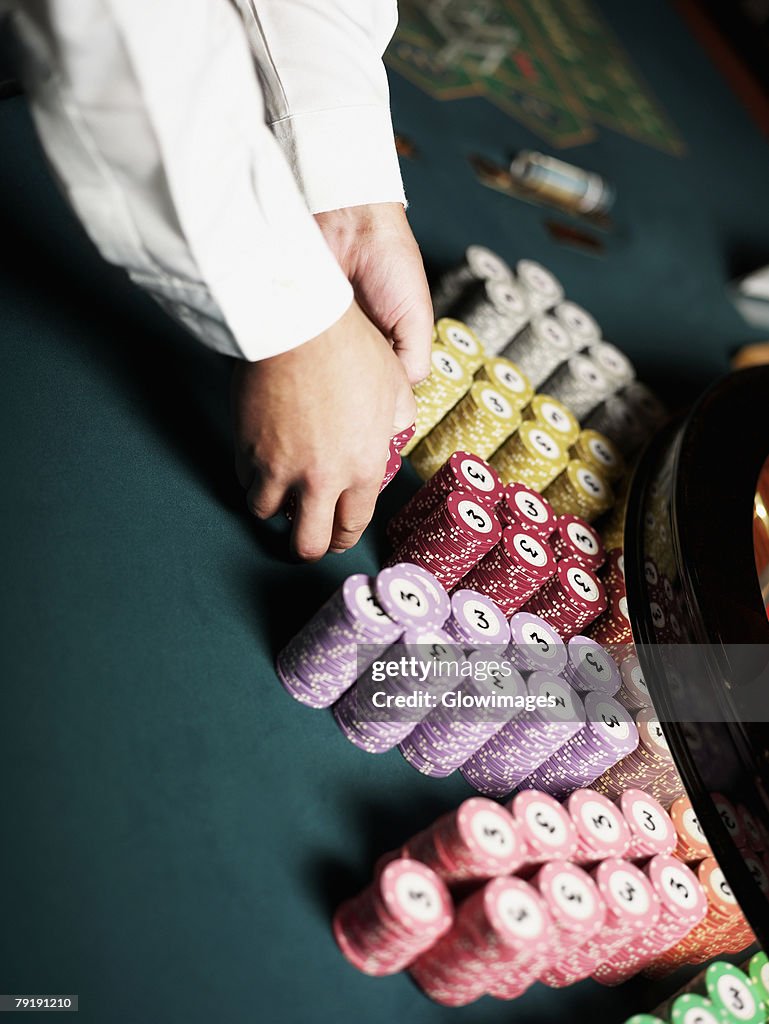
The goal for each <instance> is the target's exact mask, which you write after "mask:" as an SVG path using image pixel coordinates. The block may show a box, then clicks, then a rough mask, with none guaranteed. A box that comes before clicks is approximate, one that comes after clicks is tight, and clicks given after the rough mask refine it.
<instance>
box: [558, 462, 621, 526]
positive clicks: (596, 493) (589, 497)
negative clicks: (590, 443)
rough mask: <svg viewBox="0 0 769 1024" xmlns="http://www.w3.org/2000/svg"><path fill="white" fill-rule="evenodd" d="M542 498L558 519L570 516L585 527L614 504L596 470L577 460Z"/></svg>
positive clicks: (605, 482)
mask: <svg viewBox="0 0 769 1024" xmlns="http://www.w3.org/2000/svg"><path fill="white" fill-rule="evenodd" d="M544 497H545V498H547V500H548V501H549V502H550V504H551V505H552V506H553V511H554V512H555V513H556V514H557V515H560V516H564V515H574V516H579V517H580V518H581V519H584V520H586V521H587V522H588V523H590V522H592V521H593V520H594V519H597V518H598V516H600V515H601V514H602V513H604V512H606V511H607V510H608V509H610V508H611V506H612V505H613V504H614V495H613V494H612V492H611V487H609V484H608V483H607V481H606V478H605V477H604V476H602V475H601V474H600V473H599V472H598V471H597V470H595V469H593V467H592V466H589V465H588V464H587V463H586V462H582V461H581V459H572V460H571V461H570V462H569V464H568V465H567V466H566V469H565V470H564V471H563V473H561V475H560V476H559V477H558V479H557V480H555V481H553V483H551V484H550V486H549V487H548V488H547V490H546V491H545V492H544Z"/></svg>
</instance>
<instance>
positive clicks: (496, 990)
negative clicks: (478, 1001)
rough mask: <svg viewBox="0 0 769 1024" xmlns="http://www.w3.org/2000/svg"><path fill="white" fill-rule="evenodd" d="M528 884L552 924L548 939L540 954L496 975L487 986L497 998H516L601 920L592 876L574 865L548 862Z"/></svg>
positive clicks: (595, 929) (585, 939)
mask: <svg viewBox="0 0 769 1024" xmlns="http://www.w3.org/2000/svg"><path fill="white" fill-rule="evenodd" d="M530 884H531V885H532V886H533V888H534V889H535V890H536V892H537V893H538V894H539V896H540V898H541V899H542V901H543V903H544V905H545V908H546V909H547V912H548V914H549V916H550V920H551V921H552V923H553V927H552V931H551V935H550V941H549V943H548V946H547V949H545V950H543V952H542V955H541V956H540V957H539V958H538V959H536V960H532V961H530V963H529V964H528V966H527V967H523V968H522V969H521V968H519V969H517V970H515V971H511V972H509V973H508V974H506V975H505V976H503V977H501V978H497V979H496V980H495V981H494V982H493V984H492V985H491V986H490V987H489V994H490V995H492V996H494V997H495V998H496V999H507V1000H510V999H517V998H518V997H519V996H521V995H523V993H524V992H526V990H527V989H528V988H530V987H531V985H532V984H533V983H534V982H535V981H537V979H538V978H539V976H540V975H541V974H542V972H543V971H545V970H547V968H548V967H549V966H550V964H552V963H555V962H557V961H558V960H560V959H562V958H563V957H565V956H566V955H568V953H570V952H571V951H572V950H573V949H575V948H576V947H578V946H581V945H583V944H584V943H585V942H588V941H589V940H590V939H591V938H593V936H595V935H596V934H597V932H598V931H599V930H600V928H601V927H602V925H603V923H604V919H605V916H606V906H605V904H604V902H603V899H602V898H601V894H600V893H599V891H598V887H597V886H596V884H595V882H594V881H593V879H592V878H591V877H590V875H588V874H587V872H586V871H583V870H582V868H580V867H577V865H576V864H570V863H569V862H568V861H565V860H555V861H550V862H549V863H548V864H545V865H544V866H543V867H541V868H540V869H539V871H537V873H536V874H535V875H534V877H533V878H531V879H530Z"/></svg>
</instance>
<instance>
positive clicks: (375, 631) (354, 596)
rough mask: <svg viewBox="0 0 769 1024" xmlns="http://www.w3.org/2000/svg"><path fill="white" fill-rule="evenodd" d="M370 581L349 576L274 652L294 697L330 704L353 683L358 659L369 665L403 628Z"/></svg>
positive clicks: (283, 680)
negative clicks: (306, 621) (377, 594)
mask: <svg viewBox="0 0 769 1024" xmlns="http://www.w3.org/2000/svg"><path fill="white" fill-rule="evenodd" d="M372 583H373V580H371V579H370V578H369V577H368V576H365V575H364V574H362V573H356V574H355V575H353V576H350V577H348V579H346V580H345V582H344V583H343V585H342V586H341V587H340V588H339V590H337V591H336V592H335V593H334V594H333V595H332V597H331V598H330V599H329V600H328V601H327V602H326V604H324V605H323V607H322V608H320V609H319V611H318V612H316V614H315V615H314V616H313V618H312V619H310V621H309V622H308V623H307V624H306V625H305V626H304V628H303V629H302V630H300V631H299V633H297V634H296V636H294V637H293V639H292V640H291V641H290V642H289V643H288V644H287V645H286V646H285V647H284V648H283V650H282V651H281V652H280V654H279V655H278V657H277V661H276V671H277V674H278V678H279V679H280V681H281V683H282V684H283V686H284V687H285V689H286V690H287V691H288V692H289V693H290V694H291V696H292V697H294V698H295V699H296V700H298V701H300V702H301V703H303V704H307V705H309V706H310V707H315V708H326V707H329V706H330V705H331V704H333V703H334V701H335V700H337V699H338V698H339V697H340V696H341V695H342V694H343V693H344V692H345V691H346V690H348V689H349V688H350V687H351V686H352V684H353V683H354V682H355V679H356V678H357V675H358V673H359V671H360V669H361V663H362V662H363V661H366V662H367V664H370V663H371V662H372V661H374V659H375V658H377V657H378V656H379V655H380V654H382V653H383V652H384V651H385V650H387V648H388V647H389V646H390V645H391V644H393V643H394V642H395V641H396V640H397V639H398V637H399V636H400V635H401V633H402V632H403V627H402V626H401V625H400V624H399V623H397V622H395V621H394V620H393V619H391V618H390V617H389V616H388V615H387V613H386V612H385V611H384V609H383V608H382V607H381V605H380V604H379V602H378V601H377V600H376V597H375V595H374V591H373V588H372Z"/></svg>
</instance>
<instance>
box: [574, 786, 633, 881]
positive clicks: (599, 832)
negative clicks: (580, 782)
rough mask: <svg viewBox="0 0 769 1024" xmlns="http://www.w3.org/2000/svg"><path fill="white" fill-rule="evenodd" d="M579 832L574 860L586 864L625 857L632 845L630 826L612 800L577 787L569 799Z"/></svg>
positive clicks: (577, 831) (575, 825)
mask: <svg viewBox="0 0 769 1024" xmlns="http://www.w3.org/2000/svg"><path fill="white" fill-rule="evenodd" d="M565 806H566V809H567V811H568V813H569V817H570V818H571V820H572V822H573V823H574V829H575V831H576V833H577V848H576V850H575V851H574V854H573V857H572V860H574V862H575V863H577V864H580V865H582V866H583V867H585V866H590V865H593V864H598V863H600V862H601V861H602V860H607V859H608V858H609V857H622V856H624V855H625V853H626V852H627V850H628V849H629V847H630V829H629V827H628V824H627V822H626V821H625V818H624V816H623V814H622V812H621V811H620V809H619V808H618V807H616V806H615V805H614V804H613V803H612V802H611V800H607V799H606V797H603V796H601V795H600V794H598V793H594V792H593V791H592V790H589V789H577V790H575V791H574V792H573V793H572V794H571V795H570V796H569V797H568V799H567V800H566V804H565Z"/></svg>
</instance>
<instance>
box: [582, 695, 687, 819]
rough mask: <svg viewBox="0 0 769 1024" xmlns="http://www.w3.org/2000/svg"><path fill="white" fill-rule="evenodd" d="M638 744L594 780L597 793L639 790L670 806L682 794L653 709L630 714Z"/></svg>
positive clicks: (663, 735) (675, 770)
mask: <svg viewBox="0 0 769 1024" xmlns="http://www.w3.org/2000/svg"><path fill="white" fill-rule="evenodd" d="M634 717H635V724H636V728H637V730H638V746H637V747H636V748H635V750H633V751H632V752H631V753H629V754H628V755H627V757H624V758H623V759H622V760H621V761H618V762H617V764H614V765H612V766H611V768H609V769H607V771H606V772H604V774H603V775H601V776H599V778H597V779H596V780H595V781H594V782H593V787H594V788H595V789H596V790H597V791H598V792H599V793H605V794H606V795H607V796H610V797H611V798H612V799H616V798H617V797H618V796H619V795H620V793H622V791H623V790H624V789H643V790H645V791H646V792H648V793H649V794H651V796H653V797H654V798H655V800H659V802H660V803H661V804H665V805H666V806H668V805H670V804H671V803H672V802H673V801H674V800H675V799H676V798H677V797H679V796H681V795H682V793H683V783H682V782H681V778H680V776H679V774H678V771H677V769H676V767H675V765H674V763H673V758H672V755H671V753H670V748H669V747H668V743H667V740H666V739H665V734H664V733H663V731H662V727H661V725H660V723H659V719H658V718H657V714H656V712H655V711H654V709H653V708H642V709H641V710H640V711H636V712H635V714H634Z"/></svg>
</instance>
